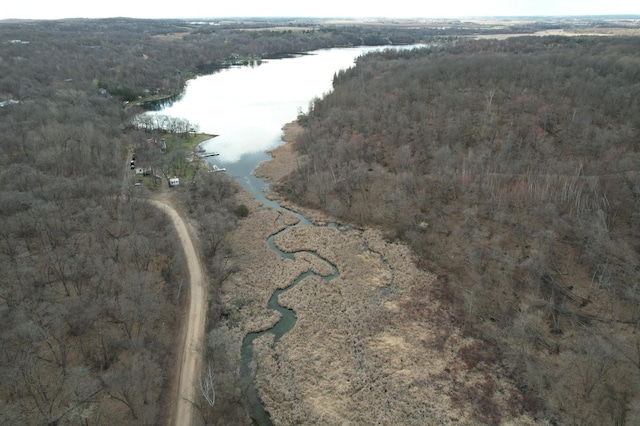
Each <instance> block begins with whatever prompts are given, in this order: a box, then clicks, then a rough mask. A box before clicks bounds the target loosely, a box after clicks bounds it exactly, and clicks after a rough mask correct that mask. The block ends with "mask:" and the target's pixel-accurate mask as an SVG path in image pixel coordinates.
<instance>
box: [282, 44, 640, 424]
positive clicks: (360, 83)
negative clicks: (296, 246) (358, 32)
mask: <svg viewBox="0 0 640 426" xmlns="http://www.w3.org/2000/svg"><path fill="white" fill-rule="evenodd" d="M639 47H640V39H638V38H613V37H612V38H588V37H585V38H562V37H543V38H541V37H519V38H512V39H508V40H503V41H497V40H492V41H489V40H485V41H460V42H458V43H453V44H448V45H440V46H438V47H432V48H429V49H416V50H412V51H391V50H389V51H384V52H378V53H370V54H368V55H366V56H363V57H361V58H359V59H358V61H357V64H356V66H355V67H353V68H350V69H348V70H343V71H341V72H339V73H337V74H336V76H335V78H334V90H333V92H331V93H330V94H328V95H326V96H325V97H323V98H322V99H316V100H315V101H314V102H313V103H312V104H311V106H310V108H309V111H308V112H307V113H306V114H302V115H300V117H299V121H300V123H301V124H302V125H303V126H304V128H305V131H304V133H303V134H302V135H301V136H300V137H299V139H298V140H297V141H296V149H297V150H298V152H299V153H300V154H301V155H303V158H305V159H306V160H305V161H301V162H300V164H299V167H298V169H297V171H296V172H295V173H293V174H292V175H291V176H290V177H289V178H288V179H287V180H286V181H285V182H283V183H282V184H281V185H280V186H279V191H280V192H281V193H282V194H284V195H286V196H287V197H289V198H290V199H292V200H294V201H295V202H298V203H302V204H304V205H308V206H312V207H314V208H320V209H323V210H325V211H327V212H329V213H331V214H332V215H334V216H336V217H338V218H340V219H341V220H344V221H347V222H351V223H356V224H361V225H370V226H371V225H373V226H379V227H382V228H383V229H385V230H386V232H387V234H388V237H389V238H390V239H402V240H404V241H407V242H408V243H410V244H411V246H412V247H413V248H414V250H415V251H416V252H417V253H418V254H419V260H418V263H419V264H420V265H421V266H422V267H424V268H426V269H428V270H431V271H435V272H437V273H438V274H440V277H441V279H439V280H438V283H439V287H438V288H437V289H436V290H434V292H433V294H432V297H437V298H438V299H439V300H441V301H448V302H450V304H451V305H450V310H449V315H450V319H451V321H453V322H455V323H456V324H458V325H459V326H460V327H462V328H463V330H464V332H465V333H466V335H469V336H475V337H479V338H481V339H482V341H483V342H484V345H483V348H475V349H473V348H471V349H470V352H469V353H468V354H466V355H465V356H466V357H468V358H469V359H470V362H469V363H468V365H469V366H471V367H472V368H476V367H474V366H476V365H477V364H478V363H481V362H482V361H483V360H486V359H487V357H488V354H490V355H491V359H492V360H495V362H496V363H499V365H501V366H502V367H504V368H505V369H506V371H508V372H509V376H510V378H511V379H513V380H515V381H516V383H518V387H519V389H521V392H522V395H521V397H520V400H519V402H518V405H519V406H520V408H521V409H522V410H527V411H530V412H531V413H532V414H533V415H534V416H535V417H536V418H539V419H544V420H546V421H549V422H552V423H555V424H567V423H572V424H594V425H595V424H635V423H637V421H638V419H639V418H640V417H639V416H640V412H639V410H638V409H637V407H636V405H635V404H634V401H635V400H636V399H637V398H638V396H639V395H640V388H639V387H638V383H640V382H639V380H638V379H639V378H640V377H639V374H640V370H639V368H638V367H639V366H640V364H639V363H638V359H640V350H639V349H638V348H640V339H639V338H638V331H640V330H639V326H640V321H639V318H640V317H639V315H638V314H639V313H640V311H639V310H638V306H640V305H639V302H640V293H639V292H638V290H639V288H638V284H637V283H638V282H639V278H640V276H639V275H638V271H639V270H640V269H639V268H638V266H639V262H640V260H639V258H638V244H639V243H640V239H639V237H640V232H639V225H640V222H639V221H638V214H637V212H638V207H640V205H639V202H640V197H639V194H640V193H639V192H638V191H639V188H640V186H639V184H640V175H639V174H638V166H639V165H640V155H639V154H638V149H639V146H638V140H639V136H640V104H639V102H638V99H640V96H639V95H640V85H639V84H638V82H639V81H640V74H638V73H639V70H640V68H639V67H638V64H640V56H639V54H638V52H640V50H639V49H638V48H639ZM414 315H420V313H419V312H414ZM492 362H494V361H492ZM492 392H493V391H492V390H491V389H487V390H486V395H484V396H483V397H485V400H487V399H488V400H491V399H492V398H496V397H498V396H497V395H494V394H493V393H492ZM457 397H460V395H457ZM467 397H468V395H467ZM461 399H462V402H464V399H465V398H464V395H463V397H462V398H461ZM467 402H468V403H473V401H467ZM476 409H477V413H478V418H479V419H487V418H489V419H494V421H495V420H496V419H499V416H498V417H492V415H493V414H496V413H493V414H492V413H487V412H483V410H488V411H490V410H491V404H484V405H483V404H476Z"/></svg>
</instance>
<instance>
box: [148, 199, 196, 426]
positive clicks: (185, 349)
mask: <svg viewBox="0 0 640 426" xmlns="http://www.w3.org/2000/svg"><path fill="white" fill-rule="evenodd" d="M152 203H153V204H154V205H156V206H157V207H158V208H160V209H162V210H163V211H165V212H166V213H167V214H168V215H169V217H170V218H171V220H172V221H173V224H174V226H175V228H176V231H177V233H178V235H179V237H180V243H181V244H182V248H183V250H184V254H185V258H186V260H187V267H188V268H189V290H190V291H189V295H190V298H189V310H188V312H187V321H186V324H185V326H184V328H183V333H184V341H183V345H182V353H181V354H180V358H179V362H180V370H179V373H178V374H179V377H178V394H177V398H176V402H177V406H176V408H175V411H174V413H173V421H172V422H171V423H172V424H174V425H176V426H190V425H191V424H192V416H193V405H192V403H191V401H193V400H194V396H195V383H196V380H197V379H196V374H197V373H198V367H199V365H200V361H201V359H200V357H201V351H200V349H201V345H202V341H203V339H204V327H205V316H206V312H207V294H206V285H205V283H206V281H205V278H204V277H205V274H204V271H203V267H202V264H201V262H200V257H199V256H198V253H197V251H196V248H195V245H194V244H193V240H192V239H191V234H190V233H189V230H188V228H187V225H186V223H185V222H184V220H183V219H182V217H181V216H180V215H179V214H178V212H177V211H176V210H175V209H174V208H173V207H171V205H170V204H169V203H168V202H167V201H152Z"/></svg>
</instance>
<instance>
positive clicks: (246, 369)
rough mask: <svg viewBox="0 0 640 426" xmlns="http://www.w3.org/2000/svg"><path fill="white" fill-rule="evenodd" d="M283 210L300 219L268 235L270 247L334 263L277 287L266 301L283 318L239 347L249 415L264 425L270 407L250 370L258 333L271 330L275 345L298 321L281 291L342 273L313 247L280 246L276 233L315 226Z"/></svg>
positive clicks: (288, 256)
mask: <svg viewBox="0 0 640 426" xmlns="http://www.w3.org/2000/svg"><path fill="white" fill-rule="evenodd" d="M280 209H281V210H284V211H286V212H287V213H289V214H292V215H294V216H296V217H298V219H299V220H298V222H297V223H295V224H292V225H288V226H286V227H285V228H283V229H281V230H279V231H277V232H275V233H273V234H271V235H270V236H269V237H268V238H267V244H268V246H269V248H270V249H271V250H273V251H274V252H276V253H277V254H278V255H279V256H280V257H281V258H284V259H291V260H294V259H295V255H296V254H297V253H308V254H310V255H312V256H315V257H316V258H318V259H320V260H322V261H323V262H326V263H327V264H328V265H329V266H331V269H332V271H333V272H332V273H331V274H330V275H325V276H323V275H320V274H318V273H316V272H314V271H313V270H308V271H306V272H303V273H301V274H300V275H298V276H297V277H296V278H295V279H294V280H293V281H292V282H291V284H289V285H288V286H287V287H285V288H279V289H277V290H275V291H274V292H273V293H272V294H271V297H270V298H269V301H268V302H267V308H268V309H272V310H276V311H278V312H279V313H280V319H279V320H278V321H277V322H276V323H275V324H274V325H273V326H272V327H270V328H268V329H266V330H262V331H258V332H253V333H249V334H247V335H246V336H245V337H244V339H243V340H242V347H241V348H240V377H241V380H242V382H243V383H246V390H245V391H246V396H247V402H248V410H249V415H250V417H251V420H252V421H253V423H254V424H257V425H260V426H265V425H269V426H270V425H272V424H273V423H272V422H271V418H270V417H269V414H268V413H267V411H266V410H265V409H264V406H263V405H262V401H261V400H260V397H259V396H258V391H257V389H256V388H255V385H254V383H253V375H252V372H251V361H252V359H253V342H254V340H255V339H257V338H258V337H260V336H262V335H264V334H267V333H271V334H273V335H274V345H276V344H277V343H278V341H279V340H280V338H281V337H282V336H283V335H285V334H286V333H288V332H289V331H290V330H291V329H292V328H293V326H294V325H295V324H296V321H297V317H296V314H295V312H294V311H293V310H292V309H289V308H285V307H283V306H282V305H280V303H279V302H278V298H279V296H280V295H281V294H282V293H285V292H287V291H289V290H291V289H292V288H294V287H295V286H296V285H298V283H300V282H301V281H303V280H304V279H305V278H307V277H309V276H316V277H320V278H322V279H323V280H324V281H331V280H333V279H335V278H337V277H338V276H340V273H339V271H338V268H337V267H336V265H334V264H333V263H331V262H329V261H328V260H327V259H325V258H323V257H321V256H320V255H318V253H316V252H314V251H311V250H299V251H295V252H285V251H282V250H281V249H279V248H278V247H277V245H276V243H275V239H276V237H277V236H278V235H279V234H281V233H283V232H286V231H287V230H289V229H291V228H292V227H297V226H316V225H313V224H312V223H311V222H310V221H309V220H307V219H306V218H305V217H304V216H302V215H300V214H298V213H296V212H293V211H291V210H288V209H285V208H283V207H280Z"/></svg>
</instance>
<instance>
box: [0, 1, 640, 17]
mask: <svg viewBox="0 0 640 426" xmlns="http://www.w3.org/2000/svg"><path fill="white" fill-rule="evenodd" d="M3 3H4V4H3V6H2V7H1V8H0V20H1V19H12V18H17V19H62V18H110V17H121V16H122V17H130V18H148V19H156V18H179V19H182V18H226V17H319V18H367V17H386V18H462V17H475V16H541V15H542V16H565V15H619V14H634V15H640V1H638V0H482V1H479V0H444V1H443V0H438V1H434V0H431V1H420V0H393V1H388V0H387V1H381V0H374V1H370V2H364V3H363V2H356V1H353V0H352V1H348V0H319V1H306V2H305V1H303V0H270V1H268V0H231V1H228V0H217V1H216V0H213V1H212V0H209V1H207V0H180V1H162V0H154V1H150V0H108V1H104V2H100V1H98V2H92V1H87V0H53V1H52V0H6V1H4V2H3ZM357 3H359V4H357Z"/></svg>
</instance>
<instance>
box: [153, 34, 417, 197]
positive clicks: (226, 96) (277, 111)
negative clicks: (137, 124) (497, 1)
mask: <svg viewBox="0 0 640 426" xmlns="http://www.w3.org/2000/svg"><path fill="white" fill-rule="evenodd" d="M413 47H418V46H417V45H413V46H399V47H394V48H401V49H406V48H413ZM385 48H389V46H383V47H353V48H334V49H322V50H317V51H313V52H310V53H307V54H303V55H299V56H296V57H293V58H285V59H273V60H264V61H262V63H261V64H260V65H256V66H237V67H231V68H227V69H223V70H221V71H219V72H216V73H214V74H210V75H205V76H200V77H198V78H196V79H194V80H191V81H189V83H188V85H187V87H186V90H185V92H184V95H183V96H181V97H180V99H179V100H178V101H177V102H175V103H174V104H173V105H171V106H170V107H168V108H165V109H164V110H162V111H158V112H149V113H148V114H163V115H169V116H172V117H178V118H183V119H186V120H188V121H189V122H191V123H193V124H196V125H198V127H199V131H200V132H203V133H210V134H215V135H218V136H217V137H215V138H213V139H211V140H209V141H207V142H205V143H204V144H203V148H205V149H206V150H207V151H214V152H217V153H219V154H220V155H219V156H217V157H209V158H208V159H207V161H209V162H212V163H214V164H216V165H217V166H219V167H224V168H226V169H227V172H228V173H229V174H230V175H231V176H233V177H234V178H236V179H237V180H238V182H239V183H240V184H242V185H243V186H244V187H245V188H246V189H247V190H249V191H251V192H252V193H253V194H254V196H256V198H258V199H259V200H260V201H262V202H267V201H266V199H265V198H264V196H263V194H262V189H263V187H264V182H262V181H261V180H260V179H257V178H255V177H254V176H253V175H252V173H251V172H252V171H253V170H254V169H255V168H256V167H257V165H258V164H259V163H260V162H261V161H264V160H268V159H269V155H268V154H267V151H269V150H271V149H273V148H276V147H277V146H278V145H280V144H281V143H282V140H281V136H282V126H283V125H285V124H286V123H289V122H291V121H293V120H295V119H296V118H297V116H298V115H299V114H300V113H301V112H302V113H304V112H307V111H308V109H309V103H310V102H312V101H313V99H314V98H316V97H318V98H319V97H322V96H323V95H324V94H325V93H328V92H329V91H330V90H331V89H332V80H333V76H334V74H335V73H336V72H338V71H340V70H341V69H346V68H349V67H351V66H353V65H354V62H355V59H356V58H357V57H358V56H360V55H362V54H365V53H367V52H370V51H374V50H382V49H385Z"/></svg>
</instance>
